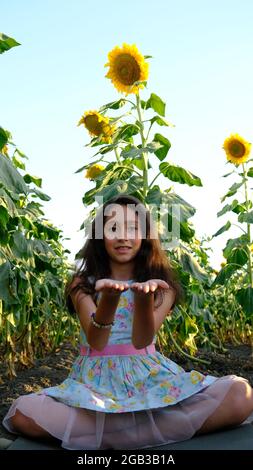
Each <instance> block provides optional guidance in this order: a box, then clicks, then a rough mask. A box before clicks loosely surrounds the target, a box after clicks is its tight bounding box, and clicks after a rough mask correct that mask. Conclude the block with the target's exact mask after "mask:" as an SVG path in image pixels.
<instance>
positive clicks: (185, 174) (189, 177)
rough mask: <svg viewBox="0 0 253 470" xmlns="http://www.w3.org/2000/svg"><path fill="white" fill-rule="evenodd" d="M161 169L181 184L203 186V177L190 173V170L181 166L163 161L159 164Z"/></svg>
mask: <svg viewBox="0 0 253 470" xmlns="http://www.w3.org/2000/svg"><path fill="white" fill-rule="evenodd" d="M159 170H160V171H161V172H162V174H163V175H164V176H165V177H166V178H168V179H170V180H171V181H176V182H177V183H180V184H188V186H202V182H201V179H200V178H199V177H198V176H195V175H194V174H193V173H190V171H187V170H185V169H184V168H182V167H180V166H175V165H170V164H169V163H166V162H163V163H161V164H160V165H159Z"/></svg>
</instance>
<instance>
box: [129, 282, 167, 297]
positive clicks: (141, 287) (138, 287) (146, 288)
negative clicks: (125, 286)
mask: <svg viewBox="0 0 253 470" xmlns="http://www.w3.org/2000/svg"><path fill="white" fill-rule="evenodd" d="M159 288H161V289H164V290H166V289H170V286H169V284H167V282H165V281H163V280H162V279H149V280H148V281H145V282H134V283H133V284H132V285H131V289H132V290H133V291H134V292H135V293H137V294H142V295H143V294H144V295H145V294H152V293H153V292H155V291H156V290H157V289H159Z"/></svg>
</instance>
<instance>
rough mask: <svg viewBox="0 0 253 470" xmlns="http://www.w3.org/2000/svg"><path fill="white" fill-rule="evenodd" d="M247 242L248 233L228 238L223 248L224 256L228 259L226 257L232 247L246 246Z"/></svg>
mask: <svg viewBox="0 0 253 470" xmlns="http://www.w3.org/2000/svg"><path fill="white" fill-rule="evenodd" d="M248 244H249V239H248V235H246V234H243V235H241V236H240V237H237V238H230V239H229V240H228V241H227V244H226V247H225V248H224V250H223V256H224V258H227V259H228V257H229V256H230V254H231V253H232V251H233V249H234V248H239V247H244V248H247V246H248Z"/></svg>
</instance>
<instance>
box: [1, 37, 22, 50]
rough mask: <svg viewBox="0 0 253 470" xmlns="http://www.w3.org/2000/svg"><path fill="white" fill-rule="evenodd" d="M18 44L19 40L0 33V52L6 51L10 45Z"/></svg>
mask: <svg viewBox="0 0 253 470" xmlns="http://www.w3.org/2000/svg"><path fill="white" fill-rule="evenodd" d="M15 46H20V44H19V42H17V41H15V39H13V38H10V37H9V36H6V34H3V33H0V54H3V52H6V51H8V50H9V49H11V48H12V47H15Z"/></svg>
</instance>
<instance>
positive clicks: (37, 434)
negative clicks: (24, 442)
mask: <svg viewBox="0 0 253 470" xmlns="http://www.w3.org/2000/svg"><path fill="white" fill-rule="evenodd" d="M11 424H12V426H13V427H14V428H15V431H17V432H19V433H21V434H24V435H26V436H28V437H33V438H46V439H55V438H54V437H53V436H52V435H51V434H49V433H48V432H47V431H45V429H43V428H41V427H40V426H39V425H38V424H36V423H35V421H34V420H33V419H32V418H28V416H25V415H23V413H21V411H19V410H16V413H15V415H14V416H12V418H11Z"/></svg>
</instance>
